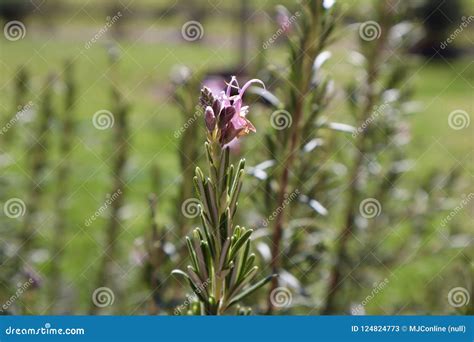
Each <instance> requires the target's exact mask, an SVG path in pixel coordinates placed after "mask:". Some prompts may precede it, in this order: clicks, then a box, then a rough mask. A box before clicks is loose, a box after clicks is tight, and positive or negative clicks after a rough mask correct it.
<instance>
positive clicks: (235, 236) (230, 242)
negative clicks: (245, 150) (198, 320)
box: [172, 77, 272, 315]
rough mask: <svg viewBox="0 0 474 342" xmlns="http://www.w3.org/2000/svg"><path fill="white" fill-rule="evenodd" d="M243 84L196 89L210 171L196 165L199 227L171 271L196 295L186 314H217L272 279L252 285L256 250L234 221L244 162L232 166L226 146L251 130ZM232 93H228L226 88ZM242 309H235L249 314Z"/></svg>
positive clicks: (256, 270) (195, 180) (254, 274)
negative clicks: (185, 260)
mask: <svg viewBox="0 0 474 342" xmlns="http://www.w3.org/2000/svg"><path fill="white" fill-rule="evenodd" d="M255 82H258V83H261V84H262V85H263V83H262V82H261V81H259V80H251V81H249V82H247V83H246V84H245V85H244V86H243V87H242V88H240V87H239V85H238V83H237V80H236V79H235V77H232V79H231V81H230V83H229V85H228V86H227V89H226V91H225V92H224V91H222V92H221V93H220V94H219V96H217V97H216V96H214V95H213V94H212V92H211V91H210V90H209V89H208V88H205V87H204V88H203V89H202V91H201V98H200V102H201V105H202V106H203V108H204V109H205V123H206V127H207V142H206V144H205V149H206V154H207V160H208V165H209V176H205V175H204V173H203V172H202V171H201V169H200V168H199V167H198V168H196V175H195V177H194V184H195V188H196V192H197V194H198V196H199V200H200V202H201V203H200V210H201V213H200V214H201V215H200V217H201V221H202V228H195V229H194V230H193V232H192V235H191V237H186V244H187V246H188V250H189V257H190V259H191V265H189V266H188V267H187V270H186V271H185V272H184V271H181V270H174V271H173V272H172V273H173V274H177V275H181V276H183V277H184V278H185V279H186V280H187V281H188V283H189V286H190V288H191V289H192V291H193V292H194V294H195V296H196V297H197V301H195V302H193V303H192V304H191V305H190V313H192V314H203V315H221V314H224V313H228V312H229V309H230V308H231V307H232V306H234V305H236V304H237V303H239V302H241V301H242V300H243V299H245V298H246V297H247V296H249V295H250V294H252V293H253V292H254V291H256V290H257V289H259V288H260V287H262V286H263V285H265V284H266V283H267V282H269V281H270V280H271V279H272V276H268V277H266V278H263V279H261V280H259V281H258V282H256V283H254V284H252V285H251V282H252V281H253V280H254V278H255V277H256V276H257V275H258V273H259V267H258V266H255V265H254V263H255V254H253V253H251V240H250V236H251V234H252V230H251V229H246V228H244V227H241V226H238V225H234V222H233V219H234V216H235V213H236V210H237V207H238V198H239V194H240V191H241V189H242V178H243V175H244V166H245V161H244V160H243V159H242V160H240V162H239V163H238V165H237V167H234V165H233V164H231V163H230V158H229V147H228V146H226V145H227V144H228V143H229V142H231V141H232V140H233V139H238V138H239V137H241V136H243V135H246V134H248V133H249V132H250V131H255V128H254V126H253V125H252V124H251V123H250V121H248V120H247V118H246V117H245V116H246V114H247V112H248V107H247V106H242V97H243V95H244V93H245V90H246V89H247V88H248V86H250V84H251V83H255ZM232 91H235V92H237V95H233V96H231V92H232ZM249 312H250V311H249V310H247V309H243V310H239V311H238V313H241V314H248V313H249Z"/></svg>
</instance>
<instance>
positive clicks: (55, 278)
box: [49, 60, 77, 313]
mask: <svg viewBox="0 0 474 342" xmlns="http://www.w3.org/2000/svg"><path fill="white" fill-rule="evenodd" d="M64 84H65V90H66V92H65V99H64V111H63V113H62V115H61V120H62V122H61V123H62V125H61V132H60V136H59V155H60V158H61V159H60V161H59V166H58V171H57V180H56V182H57V183H56V184H57V188H56V194H55V204H54V205H55V221H54V226H53V231H54V234H53V241H52V246H51V251H52V252H51V256H52V259H51V270H50V279H49V282H50V284H49V301H50V304H51V305H52V308H53V310H59V309H60V308H59V307H60V305H59V306H58V302H59V301H60V300H61V291H62V274H61V266H62V260H63V253H64V249H65V246H66V244H65V242H66V236H67V229H66V228H67V225H68V220H67V217H68V215H67V209H68V203H67V202H68V196H67V194H68V191H69V182H70V176H71V166H72V164H71V152H72V143H73V141H74V137H75V126H76V125H75V113H74V104H75V102H76V93H77V90H76V84H75V81H74V65H73V63H72V61H70V60H69V61H66V62H65V65H64ZM58 313H60V311H58Z"/></svg>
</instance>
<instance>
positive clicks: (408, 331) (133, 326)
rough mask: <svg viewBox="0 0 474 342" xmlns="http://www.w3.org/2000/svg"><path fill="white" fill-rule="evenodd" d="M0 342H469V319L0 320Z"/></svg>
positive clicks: (472, 323)
mask: <svg viewBox="0 0 474 342" xmlns="http://www.w3.org/2000/svg"><path fill="white" fill-rule="evenodd" d="M0 329H1V330H0V341H1V342H8V341H78V342H79V341H87V342H95V341H100V342H104V341H115V342H116V341H133V342H142V341H143V342H145V341H153V342H184V341H186V342H189V341H193V342H198V341H206V342H234V341H235V342H237V341H239V342H253V341H255V342H257V341H258V342H266V341H269V342H270V341H271V342H306V341H313V342H314V341H318V342H326V341H327V342H334V341H344V342H347V341H351V342H355V341H364V342H367V341H369V342H370V341H430V342H435V341H443V342H450V341H453V342H454V341H456V342H457V341H459V342H473V341H474V332H473V329H474V317H469V316H245V317H244V316H237V317H235V316H234V317H230V316H227V317H192V316H189V317H183V316H181V317H166V316H133V317H131V316H0Z"/></svg>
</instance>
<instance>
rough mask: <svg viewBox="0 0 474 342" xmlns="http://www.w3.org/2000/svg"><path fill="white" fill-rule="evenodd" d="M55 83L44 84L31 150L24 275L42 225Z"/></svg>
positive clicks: (27, 305) (28, 304)
mask: <svg viewBox="0 0 474 342" xmlns="http://www.w3.org/2000/svg"><path fill="white" fill-rule="evenodd" d="M54 81H55V76H54V75H49V76H48V77H47V80H46V82H45V84H44V87H43V91H42V95H41V99H42V101H41V107H40V109H39V113H38V114H39V115H38V122H36V127H35V134H34V141H33V144H32V146H31V148H30V149H29V153H28V161H29V162H30V165H29V166H30V168H29V171H30V173H29V181H30V182H29V187H28V191H27V193H28V195H27V199H26V208H27V210H26V213H25V216H24V221H23V226H22V228H21V230H20V234H19V241H20V246H19V247H18V248H19V249H18V262H19V263H20V264H21V265H23V267H19V269H20V268H23V271H26V268H27V267H30V266H29V264H28V263H29V260H30V253H31V251H32V249H33V248H34V246H35V242H36V238H35V236H36V230H37V229H40V228H41V227H40V225H41V223H40V222H39V220H38V217H37V214H38V210H39V205H40V203H41V198H42V195H43V192H44V184H43V182H44V180H45V179H44V176H45V174H44V171H45V169H46V167H47V163H48V148H49V135H50V133H51V131H50V129H49V128H50V122H51V119H52V117H53V106H52V96H53V89H52V87H53V83H54ZM34 297H35V296H34V295H33V294H29V295H26V296H25V300H23V304H24V305H23V308H22V309H23V310H26V311H25V313H26V312H28V311H33V310H34V308H33V307H32V306H34V302H35V300H34Z"/></svg>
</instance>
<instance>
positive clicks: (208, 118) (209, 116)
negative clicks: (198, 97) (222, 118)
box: [204, 106, 216, 132]
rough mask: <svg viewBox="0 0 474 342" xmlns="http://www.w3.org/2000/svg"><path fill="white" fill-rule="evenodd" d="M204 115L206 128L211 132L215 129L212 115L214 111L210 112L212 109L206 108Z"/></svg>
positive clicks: (214, 120) (214, 117) (214, 118)
mask: <svg viewBox="0 0 474 342" xmlns="http://www.w3.org/2000/svg"><path fill="white" fill-rule="evenodd" d="M204 115H205V117H204V121H205V122H206V127H207V129H208V130H209V132H212V131H213V130H214V127H216V116H215V115H214V111H213V110H212V107H210V106H207V107H206V111H205V113H204Z"/></svg>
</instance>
